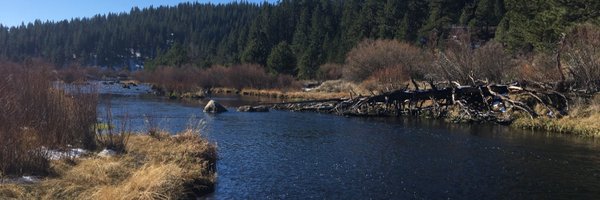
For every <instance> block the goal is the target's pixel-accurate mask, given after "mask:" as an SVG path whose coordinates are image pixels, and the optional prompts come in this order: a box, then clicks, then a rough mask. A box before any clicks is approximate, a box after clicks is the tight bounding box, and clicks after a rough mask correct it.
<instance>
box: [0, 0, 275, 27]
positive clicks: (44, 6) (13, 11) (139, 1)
mask: <svg viewBox="0 0 600 200" xmlns="http://www.w3.org/2000/svg"><path fill="white" fill-rule="evenodd" d="M233 1H235V0H198V1H197V2H201V3H206V2H211V3H215V4H217V3H228V2H233ZM247 1H248V2H257V3H262V2H264V1H265V0H247ZM268 1H269V2H276V0H268ZM181 2H195V1H190V0H1V1H0V24H3V25H4V26H18V25H21V22H24V23H25V24H27V23H29V22H33V21H34V20H36V19H40V20H42V21H46V20H51V21H59V20H63V19H71V18H75V17H91V16H94V15H95V14H106V13H109V12H112V13H119V12H128V11H129V10H130V9H131V8H132V7H135V6H137V7H139V8H144V7H149V6H151V5H153V6H155V7H156V6H160V5H177V4H179V3H181Z"/></svg>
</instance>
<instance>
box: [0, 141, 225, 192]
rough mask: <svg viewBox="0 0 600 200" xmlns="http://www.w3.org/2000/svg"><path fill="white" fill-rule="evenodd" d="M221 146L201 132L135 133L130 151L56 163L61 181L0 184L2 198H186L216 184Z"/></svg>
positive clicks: (55, 178)
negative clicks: (111, 155) (172, 133)
mask: <svg viewBox="0 0 600 200" xmlns="http://www.w3.org/2000/svg"><path fill="white" fill-rule="evenodd" d="M216 159H217V157H216V147H215V146H214V145H212V144H210V143H208V142H207V141H206V140H205V139H203V138H201V137H200V135H199V133H198V132H196V131H191V130H189V131H186V132H184V133H180V134H178V135H176V136H169V135H168V134H165V133H161V134H158V135H156V136H154V137H152V136H149V135H133V136H131V138H130V140H129V143H128V152H127V153H126V154H123V155H119V156H116V157H111V158H101V157H87V158H82V159H77V160H75V161H59V162H55V163H53V164H52V167H53V169H54V170H55V172H56V177H54V178H49V179H47V180H44V181H42V182H40V183H36V184H31V185H24V184H0V199H3V198H16V199H111V200H113V199H182V198H189V197H191V196H195V195H200V194H205V193H207V192H209V191H212V190H213V186H214V183H215V178H216V177H215V163H216Z"/></svg>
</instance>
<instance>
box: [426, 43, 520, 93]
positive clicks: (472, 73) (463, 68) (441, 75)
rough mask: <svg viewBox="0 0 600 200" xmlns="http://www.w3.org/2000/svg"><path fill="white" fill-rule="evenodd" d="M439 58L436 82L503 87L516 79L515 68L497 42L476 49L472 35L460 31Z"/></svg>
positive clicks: (435, 73) (435, 63) (434, 67)
mask: <svg viewBox="0 0 600 200" xmlns="http://www.w3.org/2000/svg"><path fill="white" fill-rule="evenodd" d="M453 36H454V37H452V38H451V39H449V41H448V42H447V43H446V47H445V49H444V50H442V51H438V52H437V54H436V60H435V62H434V64H433V70H432V71H433V74H432V75H433V76H432V78H433V79H437V80H450V81H459V82H461V83H471V77H472V78H474V79H481V80H489V81H491V82H496V83H503V82H507V81H510V80H512V79H513V78H514V77H515V72H514V70H515V66H516V65H515V64H514V62H513V61H512V58H511V56H510V54H508V53H507V52H506V51H505V50H504V47H503V46H502V45H501V44H499V43H497V42H494V41H491V42H488V43H486V44H485V45H483V46H481V47H479V48H476V47H475V45H474V43H472V41H471V38H470V35H469V34H468V33H465V32H461V31H457V32H455V33H453Z"/></svg>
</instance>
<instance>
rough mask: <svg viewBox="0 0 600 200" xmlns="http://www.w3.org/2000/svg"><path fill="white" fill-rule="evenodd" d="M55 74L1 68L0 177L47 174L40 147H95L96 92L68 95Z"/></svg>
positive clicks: (74, 90) (35, 68) (16, 67)
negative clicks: (57, 82) (57, 84)
mask: <svg viewBox="0 0 600 200" xmlns="http://www.w3.org/2000/svg"><path fill="white" fill-rule="evenodd" d="M53 75H54V73H53V72H52V70H51V68H50V67H48V66H45V67H44V66H39V65H38V64H36V65H35V66H32V65H30V64H15V63H9V62H3V63H1V64H0V122H2V123H0V173H2V174H7V175H20V174H41V175H43V174H47V173H48V166H49V164H48V160H47V155H45V152H44V151H43V150H42V149H41V148H40V147H42V146H44V147H47V148H53V149H60V148H66V147H67V146H75V147H83V148H87V149H94V148H96V143H95V133H94V126H95V124H96V104H97V96H96V94H95V93H94V92H93V91H84V89H81V88H79V89H77V88H71V89H70V91H68V92H67V91H65V90H63V89H61V88H60V86H56V85H53V82H52V81H53V80H54V77H53ZM90 90H91V89H90Z"/></svg>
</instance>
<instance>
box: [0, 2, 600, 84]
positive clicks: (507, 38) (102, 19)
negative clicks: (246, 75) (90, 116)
mask: <svg viewBox="0 0 600 200" xmlns="http://www.w3.org/2000/svg"><path fill="white" fill-rule="evenodd" d="M598 10H600V1H597V0H528V1H521V0H281V1H279V2H278V3H276V4H268V3H263V4H251V3H246V2H238V3H230V4H218V5H215V4H199V3H184V4H179V5H178V6H175V7H150V8H144V9H138V8H133V9H132V10H131V11H130V12H129V13H121V14H108V15H96V16H94V17H91V18H82V19H72V20H70V21H67V20H64V21H58V22H42V21H35V22H33V23H29V24H23V25H21V26H18V27H10V28H9V27H2V26H0V57H3V58H4V59H10V60H16V61H19V60H24V59H27V58H30V57H39V58H44V59H47V60H50V61H52V62H54V63H56V64H58V65H59V66H64V65H66V64H73V63H75V64H80V65H99V66H120V65H128V64H129V63H130V61H131V60H136V61H144V62H146V66H147V67H150V68H152V67H153V66H160V65H168V66H181V65H193V66H199V67H207V66H211V65H215V64H223V65H233V64H238V63H253V64H260V65H263V66H266V67H267V70H268V71H270V72H274V73H286V74H292V75H296V76H298V77H300V78H314V77H315V76H316V71H317V69H318V68H319V66H320V65H322V64H324V63H328V62H332V63H342V62H344V59H345V58H346V54H347V53H348V52H349V51H350V50H351V49H352V48H353V47H355V46H356V44H358V43H359V42H360V41H362V40H363V39H366V38H368V39H398V40H402V41H405V42H408V43H414V44H416V45H420V46H429V47H432V46H433V47H443V46H444V44H445V41H446V40H445V39H447V38H451V37H452V36H453V34H452V33H453V31H456V30H460V31H467V32H468V33H469V34H470V35H471V37H472V39H471V41H473V46H478V45H480V44H481V43H484V42H485V41H488V40H490V39H495V40H497V41H498V42H499V43H501V44H502V45H504V47H505V48H506V49H508V50H510V51H512V52H513V53H528V52H532V51H539V52H551V51H553V50H554V49H555V47H556V46H557V42H558V41H559V39H560V37H561V35H562V34H563V33H564V32H567V31H568V29H570V27H572V26H573V25H574V24H578V23H582V22H591V23H597V22H598V21H599V20H598V19H599V16H600V12H598Z"/></svg>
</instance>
